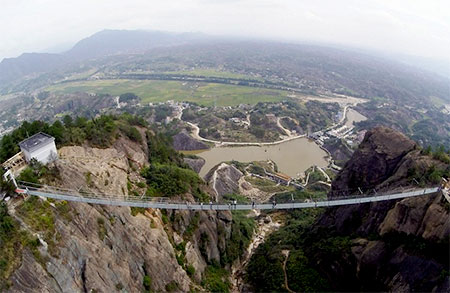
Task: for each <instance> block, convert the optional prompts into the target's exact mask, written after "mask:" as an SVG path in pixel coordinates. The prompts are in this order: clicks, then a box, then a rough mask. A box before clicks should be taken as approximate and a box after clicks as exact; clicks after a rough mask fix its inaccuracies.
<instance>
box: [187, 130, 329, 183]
mask: <svg viewBox="0 0 450 293" xmlns="http://www.w3.org/2000/svg"><path fill="white" fill-rule="evenodd" d="M185 153H191V154H192V153H194V154H196V155H197V156H199V157H202V158H204V159H205V161H206V162H205V165H204V166H203V168H202V169H201V170H200V176H202V177H203V176H205V175H206V173H208V171H209V170H211V168H213V167H214V166H215V165H217V164H219V163H220V162H224V161H232V160H235V161H239V162H252V161H265V160H269V159H270V160H272V161H274V162H275V163H276V164H277V165H278V170H279V171H280V172H282V173H285V174H287V175H289V176H291V177H296V176H297V174H298V173H302V172H304V171H305V170H306V169H308V168H309V167H311V165H317V166H319V167H326V166H327V165H328V161H327V160H326V158H325V157H326V156H327V153H326V152H325V151H324V150H322V149H321V148H320V147H319V146H318V145H317V144H315V143H314V142H313V141H310V140H308V139H307V138H298V139H294V140H290V141H287V142H283V143H280V144H277V145H269V146H262V147H260V146H236V147H216V148H212V149H209V150H204V151H194V152H185Z"/></svg>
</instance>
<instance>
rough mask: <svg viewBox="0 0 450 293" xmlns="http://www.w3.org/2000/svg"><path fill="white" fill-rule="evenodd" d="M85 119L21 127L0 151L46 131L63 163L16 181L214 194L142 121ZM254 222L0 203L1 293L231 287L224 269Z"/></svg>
mask: <svg viewBox="0 0 450 293" xmlns="http://www.w3.org/2000/svg"><path fill="white" fill-rule="evenodd" d="M80 119H81V118H80ZM80 119H77V120H76V121H72V120H70V119H69V118H65V119H64V122H65V123H64V124H62V123H60V122H59V121H58V122H57V123H55V124H53V125H47V124H46V123H43V122H39V121H36V122H33V123H29V124H25V125H23V126H22V127H21V128H19V129H17V130H16V131H15V132H14V133H13V134H12V135H11V136H6V139H5V137H4V138H3V139H2V144H1V147H2V151H1V153H2V154H4V155H5V154H6V153H7V151H8V150H9V147H8V146H7V145H6V144H5V142H6V140H8V141H9V142H10V143H14V141H17V140H20V139H21V135H24V133H26V132H28V133H31V134H32V133H34V132H38V131H42V130H44V129H45V131H47V132H49V133H52V134H53V135H55V136H56V139H57V143H58V145H59V147H60V148H59V156H60V159H59V160H58V161H56V162H54V163H52V164H50V165H48V166H42V165H40V164H39V163H32V164H30V167H28V168H27V169H26V170H25V171H23V172H22V174H21V176H20V177H19V179H20V180H25V181H28V182H34V183H38V182H39V183H45V184H51V185H53V186H59V187H62V188H76V189H78V190H80V191H81V192H84V191H89V190H90V191H95V192H97V193H99V194H116V195H122V196H127V197H139V198H142V197H143V196H145V197H153V196H163V197H172V198H175V199H178V200H183V201H194V200H196V201H199V200H202V201H204V202H207V201H208V200H209V193H211V190H210V189H209V188H208V186H207V185H206V184H205V182H204V181H203V180H202V179H200V178H199V177H198V175H197V174H196V173H195V172H194V171H192V170H191V169H190V168H189V167H188V165H186V164H185V163H184V162H183V157H182V156H181V155H180V154H178V153H177V152H175V151H174V150H173V149H172V148H171V146H170V145H169V139H168V138H167V137H165V136H164V135H162V134H155V133H153V132H152V131H150V130H148V129H147V128H146V126H145V125H142V123H141V122H142V121H141V122H140V120H139V119H137V118H136V117H133V116H121V117H112V116H101V117H98V118H97V119H95V120H91V121H86V120H83V119H81V120H80ZM58 129H59V130H62V129H63V130H64V131H62V132H61V131H60V132H58ZM58 133H59V136H58ZM100 133H101V134H100ZM83 138H84V139H83ZM5 157H7V154H6V155H5ZM2 160H3V157H2ZM1 183H2V184H1V189H2V191H3V190H5V191H6V192H8V191H7V185H6V184H5V183H4V182H1ZM252 223H253V220H252V219H248V218H246V216H245V213H237V214H236V213H233V214H232V213H231V212H228V211H224V212H216V211H205V212H201V213H200V212H194V211H192V212H191V211H163V210H151V209H147V210H146V209H142V208H128V207H109V206H99V205H89V204H84V203H72V202H65V201H53V200H43V199H40V198H37V197H29V198H25V199H24V198H21V197H14V198H13V199H11V200H10V201H8V203H7V204H5V203H4V202H2V203H1V205H0V224H1V225H0V244H1V245H0V267H1V270H0V290H1V291H3V290H7V291H9V292H24V291H36V290H38V291H40V292H80V291H87V292H90V291H98V292H108V291H110V290H111V289H114V288H115V289H116V290H118V291H121V290H125V291H128V292H136V291H184V292H186V291H189V290H194V291H199V290H204V289H206V290H210V291H217V290H218V289H217V288H221V290H228V289H227V288H228V286H229V285H228V280H227V277H228V274H229V273H228V272H227V271H226V270H224V269H223V267H226V266H227V265H229V264H230V263H231V262H233V261H234V260H236V259H237V258H238V257H239V256H240V254H241V253H242V252H243V249H244V247H245V243H246V242H247V241H248V238H249V237H250V235H251V231H252V225H253V224H252ZM231 238H232V239H233V240H231Z"/></svg>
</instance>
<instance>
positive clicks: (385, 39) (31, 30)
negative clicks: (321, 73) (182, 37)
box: [0, 0, 450, 59]
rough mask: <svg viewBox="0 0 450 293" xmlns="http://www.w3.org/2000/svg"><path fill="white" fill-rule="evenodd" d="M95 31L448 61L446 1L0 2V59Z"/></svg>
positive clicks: (449, 28) (449, 8)
mask: <svg viewBox="0 0 450 293" xmlns="http://www.w3.org/2000/svg"><path fill="white" fill-rule="evenodd" d="M102 29H147V30H164V31H175V32H182V31H189V32H204V33H208V34H216V35H222V34H226V35H239V36H253V37H265V38H277V39H285V40H292V41H297V40H298V41H302V40H307V41H319V42H327V43H336V44H343V45H351V46H353V47H361V48H370V49H376V50H383V51H389V52H396V53H405V54H411V55H417V56H423V57H435V58H440V59H443V58H445V59H448V56H449V53H448V52H450V1H449V0H442V1H438V0H437V1H434V0H421V1H414V0H398V1H396V0H380V1H370V0H361V1H356V0H354V1H352V0H324V1H321V0H314V1H313V0H311V1H302V0H242V1H241V0H184V1H182V0H166V1H151V0H76V1H65V0H0V59H2V58H4V57H15V56H18V55H20V54H21V53H23V52H36V51H38V52H39V51H47V50H48V49H53V50H56V48H60V49H61V48H63V47H62V46H61V45H65V46H66V48H67V47H69V45H72V44H74V43H75V42H76V41H78V40H80V39H82V38H84V37H87V36H89V35H91V34H93V33H95V32H97V31H100V30H102Z"/></svg>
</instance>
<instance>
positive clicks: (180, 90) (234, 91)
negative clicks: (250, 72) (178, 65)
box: [46, 79, 288, 106]
mask: <svg viewBox="0 0 450 293" xmlns="http://www.w3.org/2000/svg"><path fill="white" fill-rule="evenodd" d="M46 90H48V91H51V92H56V93H73V92H77V91H82V92H90V93H91V92H92V93H98V94H111V95H120V94H123V93H126V92H133V93H135V94H136V95H138V96H139V97H140V98H141V99H142V102H143V103H149V102H165V101H167V100H175V101H189V102H195V103H198V104H200V105H204V106H212V105H214V100H215V99H217V106H235V105H239V104H256V103H258V102H275V101H281V100H283V99H285V98H286V96H287V94H288V93H287V92H286V91H279V90H271V89H264V88H253V87H245V86H235V85H226V84H215V83H194V82H180V81H163V80H124V79H114V80H92V81H80V82H69V83H61V84H57V85H53V86H50V87H48V88H47V89H46Z"/></svg>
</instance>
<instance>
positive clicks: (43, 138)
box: [19, 132, 55, 151]
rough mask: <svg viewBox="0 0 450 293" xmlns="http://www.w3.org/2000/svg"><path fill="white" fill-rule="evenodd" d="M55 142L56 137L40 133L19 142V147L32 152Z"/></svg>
mask: <svg viewBox="0 0 450 293" xmlns="http://www.w3.org/2000/svg"><path fill="white" fill-rule="evenodd" d="M54 140H55V138H54V137H52V136H50V135H48V134H45V133H43V132H39V133H36V134H35V135H32V136H31V137H29V138H27V139H24V140H22V141H21V142H19V146H20V148H22V149H25V150H27V151H32V150H35V149H38V148H39V147H40V146H44V145H46V144H48V143H50V142H53V141H54Z"/></svg>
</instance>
